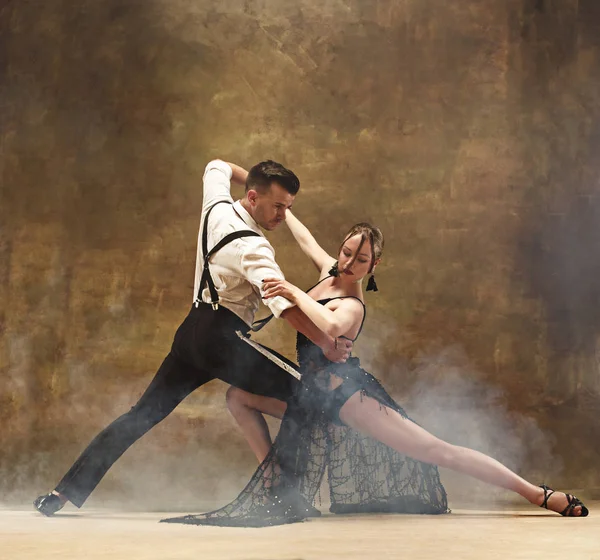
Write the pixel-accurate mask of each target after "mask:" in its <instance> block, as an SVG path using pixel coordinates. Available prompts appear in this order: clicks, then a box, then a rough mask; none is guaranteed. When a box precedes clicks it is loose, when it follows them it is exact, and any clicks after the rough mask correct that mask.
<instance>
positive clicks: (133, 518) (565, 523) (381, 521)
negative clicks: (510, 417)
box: [0, 502, 600, 560]
mask: <svg viewBox="0 0 600 560" xmlns="http://www.w3.org/2000/svg"><path fill="white" fill-rule="evenodd" d="M587 505H588V507H590V510H591V513H590V516H589V517H587V518H585V519H564V518H561V517H560V516H558V515H554V514H551V513H548V512H546V511H543V510H541V509H539V510H538V509H535V508H532V507H522V508H518V509H517V508H513V509H499V510H494V511H483V510H466V509H462V510H461V509H458V510H454V511H453V513H452V514H450V515H442V516H412V515H370V516H346V517H340V516H333V515H326V516H324V517H322V518H320V519H313V520H310V521H307V522H304V523H299V524H295V525H287V526H281V527H271V528H265V529H237V528H236V529H232V528H221V527H198V526H186V525H173V524H158V523H157V522H158V520H159V519H161V518H162V517H165V516H168V515H169V514H168V513H151V514H149V513H139V512H135V513H126V512H118V511H115V510H101V509H86V510H81V511H77V510H75V509H74V508H73V509H72V510H68V509H65V510H63V512H61V514H59V515H57V516H56V517H54V518H45V517H42V516H40V515H39V514H37V513H35V512H33V511H28V510H23V509H21V510H8V509H3V510H0V560H30V559H31V560H46V559H63V560H71V559H73V560H96V559H100V558H101V559H114V560H121V559H123V560H188V559H189V560H192V559H193V560H200V559H203V560H204V559H207V560H208V559H223V560H300V559H302V560H313V559H315V560H316V559H327V560H329V559H331V560H334V559H338V558H339V559H354V558H357V559H366V560H376V559H379V558H406V559H414V560H429V559H431V560H450V559H466V560H469V559H478V560H487V559H490V560H491V559H496V558H497V559H504V558H510V559H512V560H518V559H537V558H540V559H542V558H543V559H546V560H554V559H557V560H558V559H560V560H565V559H569V560H580V559H599V560H600V503H599V502H595V503H588V504H587Z"/></svg>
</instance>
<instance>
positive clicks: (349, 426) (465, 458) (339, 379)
mask: <svg viewBox="0 0 600 560" xmlns="http://www.w3.org/2000/svg"><path fill="white" fill-rule="evenodd" d="M231 183H234V184H238V185H245V195H244V197H243V198H242V199H241V200H238V201H236V202H234V201H233V198H232V196H231V193H230V187H231ZM298 190H299V181H298V179H297V177H296V176H295V175H294V174H293V173H292V172H291V171H289V170H287V169H286V168H285V167H283V166H282V165H280V164H277V163H275V162H272V161H267V162H262V163H259V164H258V165H256V166H254V167H253V168H252V169H251V170H250V172H249V173H248V172H246V171H245V170H244V169H242V168H241V167H239V166H237V165H235V164H229V163H225V162H223V161H220V160H215V161H213V162H210V163H209V164H208V166H207V167H206V171H205V174H204V196H203V208H202V219H201V225H200V232H199V238H198V254H197V263H196V277H195V285H194V294H195V300H194V303H193V305H192V308H191V310H190V311H189V313H188V315H187V317H186V318H185V320H184V321H183V323H182V324H181V326H180V327H179V328H178V330H177V332H176V333H175V337H174V340H173V345H172V347H171V351H170V352H169V354H168V355H167V357H166V358H165V360H164V361H163V363H162V365H161V367H160V368H159V370H158V372H157V374H156V375H155V377H154V379H153V380H152V382H151V383H150V385H149V387H148V388H147V390H146V391H145V392H144V393H143V395H142V396H141V398H140V400H139V401H138V402H137V403H136V404H135V405H134V406H133V408H132V409H131V410H130V411H129V412H127V413H126V414H124V415H122V416H121V417H120V418H118V419H117V420H115V421H114V422H113V423H112V424H110V425H109V426H108V427H107V428H105V429H104V430H103V431H102V432H100V434H98V436H96V438H95V439H94V440H93V441H92V442H91V443H90V445H89V446H88V447H87V448H86V449H85V450H84V452H83V453H82V455H81V456H80V457H79V458H78V459H77V461H76V462H75V463H74V464H73V466H72V467H71V468H70V469H69V471H68V472H67V473H66V474H65V476H64V477H63V479H62V480H61V481H60V483H59V484H58V485H57V486H56V488H55V490H54V491H52V492H51V493H49V494H46V495H43V496H40V497H39V498H37V499H36V500H35V502H34V505H35V507H36V509H37V510H38V511H40V512H41V513H43V514H44V515H53V514H54V513H55V512H56V511H58V510H59V509H61V508H62V506H63V505H64V504H65V503H66V502H67V501H71V502H72V503H73V504H75V505H76V506H77V507H81V506H82V505H83V503H84V502H85V500H86V499H87V497H88V496H89V495H90V493H91V492H92V491H93V489H94V488H95V487H96V485H97V484H98V483H99V481H100V480H101V479H102V477H103V476H104V474H105V473H106V472H107V471H108V469H109V468H110V467H111V466H112V464H113V463H114V462H115V461H116V460H117V459H118V458H119V457H120V456H121V455H122V454H123V453H124V452H125V451H126V450H127V449H128V448H129V447H130V446H131V445H132V444H133V443H134V442H135V441H136V440H137V439H139V438H140V437H141V436H142V435H143V434H145V433H146V432H147V431H148V430H150V429H151V428H152V427H153V426H154V425H156V424H157V423H158V422H160V421H161V420H163V419H164V418H165V417H166V416H167V415H168V414H169V413H170V412H171V411H172V410H173V409H174V408H175V407H176V406H177V405H178V404H179V403H180V402H181V401H182V400H183V399H184V398H185V397H186V396H187V395H188V394H190V393H191V392H192V391H194V390H195V389H197V388H198V387H200V386H202V385H203V384H204V383H207V382H208V381H210V380H212V379H215V378H218V379H222V380H223V381H225V382H226V383H228V384H229V385H230V386H231V387H230V388H229V390H228V392H227V405H228V407H229V409H230V411H231V412H232V414H233V415H234V417H235V418H236V420H237V421H238V423H239V424H240V428H241V429H242V432H243V433H244V435H245V437H246V439H247V440H248V443H249V444H250V447H251V448H252V450H253V452H254V453H255V455H256V457H257V459H258V461H259V463H260V464H259V467H258V469H257V470H256V472H255V474H254V476H253V477H252V479H251V480H250V482H249V483H248V485H247V486H246V488H245V489H244V490H243V491H242V493H241V494H240V496H238V498H237V499H236V500H234V501H233V502H232V503H231V504H228V505H227V506H225V507H224V508H221V509H219V510H216V511H214V512H209V513H206V514H200V515H188V516H184V517H178V518H172V519H167V520H164V521H167V522H181V523H190V524H209V525H228V526H264V525H277V524H282V523H291V522H295V521H300V520H302V519H305V518H308V517H316V516H318V515H320V512H319V510H318V509H316V508H315V507H314V501H315V496H316V495H317V493H318V491H319V488H320V486H321V482H322V480H323V478H324V476H325V473H327V477H328V482H329V491H330V498H331V508H330V510H331V511H332V512H334V513H351V512H365V513H366V512H405V513H431V514H433V513H445V512H447V511H448V508H447V498H446V492H445V490H444V487H443V485H442V484H441V482H440V479H439V473H438V469H437V466H443V467H446V468H450V469H453V470H456V471H458V472H462V473H464V474H468V475H471V476H473V477H475V478H477V479H479V480H483V481H484V482H488V483H490V484H493V485H495V486H499V487H502V488H506V489H508V490H512V491H513V492H516V493H518V494H520V495H521V496H523V497H524V498H525V499H527V500H528V501H529V502H530V503H532V504H534V505H539V506H542V507H545V508H547V509H550V510H552V511H555V512H557V513H560V514H561V515H563V516H586V515H587V514H588V510H587V508H585V506H584V505H583V504H582V503H581V501H580V500H578V499H577V498H576V497H575V496H571V495H570V494H564V493H562V492H554V491H553V490H551V489H550V488H548V487H546V486H535V485H533V484H531V483H529V482H527V481H526V480H524V479H523V478H521V477H519V476H518V475H517V474H515V473H513V472H512V471H510V470H509V469H508V468H506V467H505V466H503V465H502V464H501V463H499V462H498V461H496V460H494V459H492V458H491V457H488V456H486V455H484V454H482V453H480V452H478V451H474V450H471V449H467V448H464V447H458V446H455V445H451V444H449V443H446V442H444V441H442V440H440V439H438V438H436V437H435V436H433V435H431V434H430V433H428V432H427V431H426V430H425V429H423V428H422V427H420V426H419V425H418V424H416V423H415V422H413V421H412V420H411V419H410V418H409V417H408V416H407V414H406V413H405V412H404V410H403V409H402V408H401V407H400V406H399V405H398V404H397V403H396V402H395V401H394V400H393V399H392V398H391V397H390V396H389V395H388V394H387V393H386V391H385V390H384V388H383V387H382V386H381V384H380V383H379V382H378V381H377V380H376V379H375V377H373V376H372V375H371V374H369V373H368V372H366V371H364V370H363V369H362V368H361V367H360V363H359V361H358V360H357V359H356V358H354V357H350V352H351V350H352V342H353V341H355V340H356V339H357V337H358V336H359V334H360V331H361V329H362V326H363V323H364V320H365V317H366V306H365V303H364V297H363V291H362V282H363V280H364V278H365V277H367V276H370V278H369V281H368V286H367V289H369V288H372V289H376V285H375V282H374V276H373V272H374V270H375V268H376V267H377V265H378V264H379V263H380V261H381V256H382V251H383V236H382V234H381V232H380V231H379V229H377V228H376V227H373V226H371V225H369V224H366V223H359V224H356V225H355V226H353V227H352V228H351V229H350V231H349V232H348V234H347V235H346V236H345V237H344V240H343V241H342V243H341V245H340V247H339V250H338V253H337V255H336V257H335V258H334V257H332V256H329V255H328V254H327V253H326V252H325V251H324V250H323V249H322V248H321V247H320V246H319V244H318V243H317V242H316V240H315V239H314V237H313V236H312V235H311V233H310V232H309V231H308V229H307V228H306V227H304V226H303V225H302V224H301V223H300V221H299V220H298V219H297V218H296V217H295V216H293V214H292V213H291V211H290V208H291V206H292V203H293V202H294V199H295V196H296V194H297V192H298ZM283 221H285V222H286V224H287V225H288V227H289V228H290V231H291V232H292V234H293V236H294V238H295V239H296V241H297V242H298V243H299V245H300V247H301V249H302V250H303V251H304V253H305V254H306V255H307V257H308V258H309V259H310V260H311V261H312V262H313V264H314V265H315V267H316V268H317V270H318V271H319V281H318V283H317V284H316V285H315V286H313V288H311V289H310V290H308V292H304V291H302V290H300V289H299V288H297V287H296V286H294V285H292V284H290V283H289V282H287V281H286V280H285V279H284V277H283V274H282V273H281V270H280V268H279V267H278V265H277V264H276V262H275V258H274V250H273V248H272V247H271V245H270V244H269V242H268V241H267V240H266V238H265V237H264V235H263V233H262V231H261V228H262V229H264V230H267V231H270V230H273V229H275V228H276V227H277V226H278V225H279V224H280V223H281V222H283ZM261 298H262V300H263V301H264V302H265V304H266V305H267V306H268V307H269V308H270V310H271V312H272V314H273V316H274V317H281V318H283V319H285V320H286V321H287V322H289V323H290V325H291V326H292V327H293V328H294V329H296V330H297V331H298V335H297V360H298V365H296V364H295V363H293V362H291V361H289V360H287V359H286V358H285V357H283V356H281V355H279V354H277V353H276V352H274V351H273V350H270V349H268V348H265V347H262V346H260V345H257V344H256V343H255V342H253V341H251V340H250V339H249V333H250V332H251V330H252V328H253V327H252V325H253V320H254V314H255V312H256V310H257V309H258V305H259V301H260V299H261ZM255 328H258V327H255ZM290 374H292V375H290ZM264 414H267V415H271V416H274V417H278V418H282V423H281V427H280V430H279V433H278V435H277V437H276V439H275V442H274V443H271V440H270V436H269V432H268V429H267V425H266V422H265V419H264V416H263V415H264Z"/></svg>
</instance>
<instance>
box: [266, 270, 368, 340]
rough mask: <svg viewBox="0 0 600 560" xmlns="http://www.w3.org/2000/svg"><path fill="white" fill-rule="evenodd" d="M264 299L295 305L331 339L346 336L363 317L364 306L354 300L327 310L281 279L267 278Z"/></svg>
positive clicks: (349, 299) (347, 300)
mask: <svg viewBox="0 0 600 560" xmlns="http://www.w3.org/2000/svg"><path fill="white" fill-rule="evenodd" d="M263 290H264V292H263V299H268V298H270V297H275V296H283V297H284V298H286V299H288V300H290V301H291V302H292V303H295V304H296V305H297V306H298V308H299V309H300V310H301V311H303V312H304V313H305V315H306V316H307V317H308V318H309V319H310V320H311V321H312V322H313V323H314V324H315V325H316V326H317V327H318V328H319V329H321V330H322V331H323V332H324V333H325V334H328V335H329V336H331V337H334V338H335V337H338V336H342V335H346V334H347V333H348V332H349V331H351V330H352V328H353V327H355V326H356V325H357V324H358V323H359V322H360V321H362V317H363V313H364V310H363V306H362V305H361V304H360V302H359V301H357V300H356V299H354V298H348V299H345V300H343V301H342V302H340V304H339V306H338V307H337V308H336V309H335V310H333V311H332V310H331V309H327V308H326V307H325V306H324V305H321V304H320V303H318V302H316V301H315V300H314V299H313V298H311V297H310V296H309V295H308V294H306V293H305V292H303V291H302V290H301V289H300V288H298V287H296V286H294V285H293V284H290V283H289V282H287V281H286V280H280V279H279V278H266V279H265V280H264V281H263Z"/></svg>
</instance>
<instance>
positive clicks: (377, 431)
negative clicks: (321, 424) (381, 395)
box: [340, 393, 582, 516]
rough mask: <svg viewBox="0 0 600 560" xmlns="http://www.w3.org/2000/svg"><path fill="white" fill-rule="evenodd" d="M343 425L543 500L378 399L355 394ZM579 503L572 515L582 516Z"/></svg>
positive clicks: (556, 501) (560, 506)
mask: <svg viewBox="0 0 600 560" xmlns="http://www.w3.org/2000/svg"><path fill="white" fill-rule="evenodd" d="M340 419H341V421H342V422H344V424H346V425H347V426H350V427H351V428H353V429H355V430H356V431H358V432H361V433H363V434H365V435H368V436H370V437H373V438H375V439H377V440H379V441H380V442H382V443H384V444H385V445H387V446H389V447H391V448H392V449H395V450H396V451H398V452H400V453H403V454H405V455H408V456H409V457H412V458H413V459H417V460H418V461H423V462H425V463H431V464H434V465H438V466H440V467H446V468H449V469H452V470H455V471H458V472H461V473H464V474H468V475H470V476H473V477H475V478H477V479H479V480H482V481H484V482H487V483H489V484H494V485H495V486H500V487H502V488H506V489H507V490H512V491H513V492H517V493H518V494H520V495H521V496H523V497H524V498H525V499H526V500H528V501H529V502H531V503H532V504H535V505H541V504H542V502H543V500H544V490H543V489H542V488H540V487H538V486H534V485H533V484H531V483H529V482H527V481H526V480H524V479H523V478H521V477H520V476H518V475H517V474H515V473H514V472H512V471H511V470H510V469H508V468H507V467H505V466H504V465H503V464H502V463H499V462H498V461H496V460H495V459H492V458H491V457H489V456H487V455H485V454H483V453H480V452H479V451H475V450H473V449H468V448H466V447H459V446H457V445H452V444H450V443H447V442H445V441H443V440H441V439H439V438H436V437H435V436H433V435H432V434H430V433H429V432H427V431H426V430H424V429H423V428H421V427H420V426H418V425H417V424H415V423H414V422H411V421H410V420H408V419H406V418H404V417H402V416H401V415H400V414H398V413H397V412H396V411H395V410H392V409H390V408H388V407H386V406H383V405H382V404H381V403H380V402H379V401H377V400H375V399H373V398H371V397H367V396H364V395H362V394H361V393H355V394H354V395H352V397H350V398H349V399H348V400H347V401H346V403H345V404H344V406H342V408H341V410H340ZM567 503H568V502H567V497H566V495H565V494H563V493H562V492H556V493H555V494H553V495H552V496H551V497H550V498H549V499H548V509H551V510H553V511H556V512H560V511H562V510H564V509H565V507H566V506H567ZM581 511H582V510H581V506H576V507H575V508H574V509H573V512H572V514H571V515H574V516H579V515H581Z"/></svg>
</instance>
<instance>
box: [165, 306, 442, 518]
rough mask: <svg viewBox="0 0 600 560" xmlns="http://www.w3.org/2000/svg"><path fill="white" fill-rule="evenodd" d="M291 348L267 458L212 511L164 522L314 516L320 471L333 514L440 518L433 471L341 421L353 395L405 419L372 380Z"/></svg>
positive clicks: (351, 367) (313, 351)
mask: <svg viewBox="0 0 600 560" xmlns="http://www.w3.org/2000/svg"><path fill="white" fill-rule="evenodd" d="M347 297H350V296H347ZM332 299H336V298H329V299H323V300H319V303H321V304H323V305H324V304H326V303H327V302H329V301H331V300H332ZM363 322H364V319H363ZM361 329H362V326H361ZM357 338H358V335H357ZM296 348H297V357H298V363H299V365H300V371H301V373H302V379H301V381H300V382H299V383H298V384H297V388H296V391H295V394H294V395H293V396H292V398H291V399H290V400H289V402H288V406H287V410H286V413H285V415H284V417H283V420H282V422H281V428H280V430H279V434H278V435H277V438H276V439H275V442H274V443H273V446H272V447H271V450H270V452H269V454H268V455H267V457H266V458H265V460H264V461H263V462H262V463H261V465H260V466H259V467H258V469H257V470H256V472H255V473H254V475H253V476H252V478H251V480H250V482H249V483H248V484H247V486H246V487H245V488H244V490H243V491H242V492H241V493H240V495H239V496H238V497H237V498H236V499H235V500H234V501H233V502H231V503H230V504H228V505H226V506H225V507H222V508H220V509H217V510H215V511H211V512H208V513H202V514H198V515H186V516H183V517H175V518H169V519H163V522H167V523H186V524H192V525H221V526H228V527H264V526H271V525H282V524H285V523H294V522H296V521H301V520H303V519H306V518H308V517H317V516H319V515H320V512H319V511H318V510H317V509H315V508H314V507H313V505H312V504H313V503H314V501H315V497H316V496H317V493H319V489H320V487H321V483H322V480H323V477H324V476H325V472H327V481H328V483H329V497H330V501H331V507H330V508H329V511H331V512H332V513H384V512H385V513H391V512H395V513H413V514H415V513H428V514H438V513H447V512H448V502H447V497H446V491H445V489H444V487H443V485H442V483H441V482H440V476H439V472H438V469H437V467H436V466H434V465H430V464H427V463H422V462H420V461H415V460H413V459H411V458H409V457H407V456H405V455H402V454H400V453H398V452H396V451H394V450H393V449H391V448H390V447H388V446H386V445H384V444H383V443H380V442H378V441H377V440H375V439H373V438H371V437H367V436H364V435H362V434H360V433H358V432H356V431H354V430H352V429H350V428H348V427H347V426H345V425H344V424H343V423H342V422H341V421H340V419H339V411H340V409H341V407H342V406H343V405H344V403H345V402H346V401H347V400H348V399H349V398H350V397H351V396H352V395H353V394H355V393H357V392H358V393H360V395H361V398H362V397H365V396H367V397H372V398H374V399H376V400H377V401H379V403H380V405H381V406H382V407H389V408H390V409H392V410H395V411H396V412H398V413H399V414H401V415H402V416H403V417H405V418H408V417H407V415H406V413H405V412H404V410H403V409H402V407H400V406H399V405H398V404H397V403H396V402H395V401H394V400H393V399H392V398H391V397H390V396H389V395H388V394H387V392H386V391H385V389H384V388H383V387H382V385H381V384H380V383H379V381H377V379H375V377H373V376H372V375H371V374H370V373H367V372H366V371H364V370H363V369H361V367H360V363H359V360H358V359H357V358H350V359H348V361H347V362H346V363H345V364H336V363H332V362H330V361H329V360H327V359H326V358H325V356H324V355H323V353H322V352H321V349H320V348H319V347H317V346H316V345H314V344H313V343H312V342H311V341H310V340H308V339H307V338H306V337H305V336H304V335H302V334H301V333H298V337H297V343H296ZM409 420H410V419H409Z"/></svg>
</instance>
